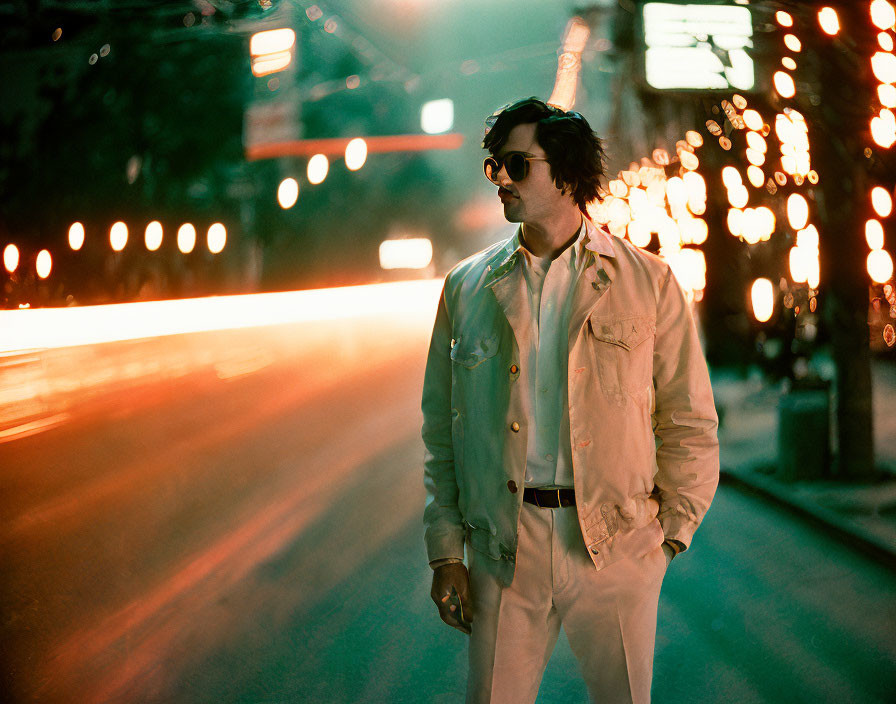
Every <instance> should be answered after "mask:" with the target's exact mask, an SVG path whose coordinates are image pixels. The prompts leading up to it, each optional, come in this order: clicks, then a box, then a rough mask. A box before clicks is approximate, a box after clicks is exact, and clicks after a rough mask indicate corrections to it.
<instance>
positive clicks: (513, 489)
mask: <svg viewBox="0 0 896 704" xmlns="http://www.w3.org/2000/svg"><path fill="white" fill-rule="evenodd" d="M507 488H508V489H509V490H510V493H511V494H515V493H516V491H517V489H516V482H515V481H513V479H511V480H510V481H509V482H507Z"/></svg>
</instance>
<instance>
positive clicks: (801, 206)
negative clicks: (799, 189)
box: [787, 193, 809, 230]
mask: <svg viewBox="0 0 896 704" xmlns="http://www.w3.org/2000/svg"><path fill="white" fill-rule="evenodd" d="M808 219H809V204H808V203H807V202H806V199H805V198H803V196H801V195H800V194H799V193H791V194H790V196H789V197H788V198H787V221H788V222H789V223H790V226H791V227H792V228H793V229H794V230H802V229H803V228H804V227H805V226H806V222H807V221H808Z"/></svg>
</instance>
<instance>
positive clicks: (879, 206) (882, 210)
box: [871, 186, 893, 218]
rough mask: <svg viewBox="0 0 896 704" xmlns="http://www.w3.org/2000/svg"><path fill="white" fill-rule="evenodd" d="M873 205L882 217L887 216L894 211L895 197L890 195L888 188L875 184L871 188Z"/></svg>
mask: <svg viewBox="0 0 896 704" xmlns="http://www.w3.org/2000/svg"><path fill="white" fill-rule="evenodd" d="M871 207H873V208H874V212H875V213H877V214H878V215H880V216H881V217H882V218H885V217H887V216H888V215H889V214H890V213H891V212H893V199H892V198H891V197H890V194H889V193H888V192H887V189H886V188H882V187H881V186H875V187H874V188H872V189H871Z"/></svg>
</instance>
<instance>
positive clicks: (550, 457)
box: [544, 455, 554, 462]
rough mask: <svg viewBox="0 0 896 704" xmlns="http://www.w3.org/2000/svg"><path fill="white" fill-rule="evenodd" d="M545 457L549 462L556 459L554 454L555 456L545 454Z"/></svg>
mask: <svg viewBox="0 0 896 704" xmlns="http://www.w3.org/2000/svg"><path fill="white" fill-rule="evenodd" d="M544 458H545V459H546V460H547V461H548V462H553V461H554V456H553V455H545V456H544Z"/></svg>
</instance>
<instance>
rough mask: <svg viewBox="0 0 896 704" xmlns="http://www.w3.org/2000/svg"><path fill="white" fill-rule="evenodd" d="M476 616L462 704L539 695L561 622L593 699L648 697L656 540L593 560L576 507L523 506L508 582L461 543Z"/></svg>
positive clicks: (658, 567)
mask: <svg viewBox="0 0 896 704" xmlns="http://www.w3.org/2000/svg"><path fill="white" fill-rule="evenodd" d="M468 555H469V556H470V560H469V562H470V566H469V569H470V579H471V589H472V597H473V604H474V606H475V610H476V614H475V619H474V622H473V632H472V635H471V637H470V650H469V659H470V670H469V679H468V682H467V702H468V704H480V703H488V704H498V703H505V702H506V703H507V704H527V703H529V702H534V701H535V697H536V695H537V694H538V686H539V684H540V683H541V678H542V675H543V674H544V669H545V667H546V666H547V663H548V660H549V659H550V657H551V652H552V651H553V649H554V645H555V643H556V642H557V636H558V634H559V630H560V624H561V623H562V624H563V629H564V631H565V632H566V636H567V638H568V639H569V644H570V646H571V648H572V651H573V653H574V654H575V656H576V658H577V659H578V661H579V665H580V667H581V670H582V675H583V677H584V679H585V683H586V685H587V687H588V692H589V694H590V695H591V698H592V699H593V700H594V701H595V702H598V703H599V704H622V703H623V702H626V703H630V704H648V702H649V701H650V683H651V679H652V676H653V650H654V643H655V640H656V615H657V604H658V602H659V594H660V586H661V585H662V581H663V576H664V574H665V572H666V556H665V554H664V553H663V549H662V547H661V546H659V545H657V546H656V547H655V548H653V549H651V550H650V551H649V552H648V553H647V554H646V555H643V556H642V557H640V558H637V559H621V560H617V561H616V562H614V563H612V564H610V565H608V566H606V567H604V568H603V569H601V570H596V569H595V568H594V563H592V562H591V559H590V558H589V556H588V553H587V548H586V547H585V541H584V539H583V538H582V533H581V529H580V528H579V522H578V517H577V515H576V509H575V507H569V508H555V509H550V508H538V507H537V506H533V505H531V504H528V503H524V504H523V509H522V513H521V515H520V530H519V546H518V549H517V555H516V571H515V575H514V579H513V583H512V584H511V585H510V586H509V587H506V588H504V589H502V588H501V586H500V584H499V582H498V580H497V577H496V575H495V561H493V560H492V559H491V558H489V557H488V556H487V555H483V554H481V553H477V552H476V551H475V550H473V549H471V548H468Z"/></svg>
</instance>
